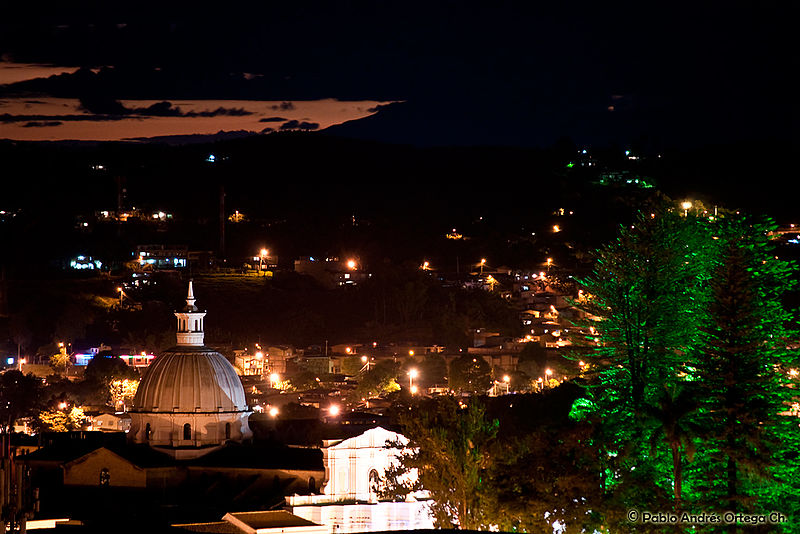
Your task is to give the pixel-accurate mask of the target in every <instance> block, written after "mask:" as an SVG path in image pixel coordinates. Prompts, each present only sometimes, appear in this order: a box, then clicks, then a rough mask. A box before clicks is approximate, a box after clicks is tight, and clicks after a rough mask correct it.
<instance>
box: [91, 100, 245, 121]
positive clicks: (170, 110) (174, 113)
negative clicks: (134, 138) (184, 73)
mask: <svg viewBox="0 0 800 534" xmlns="http://www.w3.org/2000/svg"><path fill="white" fill-rule="evenodd" d="M80 103H81V109H85V110H86V111H88V112H90V113H94V114H97V115H139V116H142V117H218V116H221V115H226V116H230V117H244V116H246V115H252V114H253V113H252V112H251V111H246V110H245V109H243V108H224V107H218V108H217V109H214V110H205V111H186V112H184V111H183V110H181V108H179V107H178V106H173V105H172V102H168V101H166V100H164V101H162V102H156V103H155V104H151V105H149V106H147V107H146V108H129V107H126V106H124V105H123V104H122V103H121V102H120V101H119V100H114V99H113V98H106V97H96V96H92V97H83V98H81V99H80Z"/></svg>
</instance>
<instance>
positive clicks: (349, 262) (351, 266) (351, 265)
mask: <svg viewBox="0 0 800 534" xmlns="http://www.w3.org/2000/svg"><path fill="white" fill-rule="evenodd" d="M357 265H358V264H357V263H356V260H347V268H348V269H350V270H351V271H352V270H354V269H355V268H356V266H357Z"/></svg>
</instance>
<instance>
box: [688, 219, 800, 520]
mask: <svg viewBox="0 0 800 534" xmlns="http://www.w3.org/2000/svg"><path fill="white" fill-rule="evenodd" d="M768 230H769V227H767V226H765V225H763V224H758V223H750V222H748V221H746V220H745V221H737V222H736V223H735V224H730V231H728V232H727V234H728V236H727V238H726V246H725V248H724V251H723V253H722V255H721V257H720V260H719V262H718V264H717V266H716V268H715V270H714V276H713V278H712V280H711V282H710V287H711V302H710V306H709V310H708V321H707V323H706V324H705V325H704V327H703V340H704V346H703V347H702V349H701V350H700V351H699V353H698V357H697V359H696V364H695V366H696V372H695V377H696V378H697V379H698V382H699V385H700V388H701V391H702V393H703V408H704V413H703V424H704V426H705V428H706V430H707V436H706V438H705V440H704V446H703V450H704V451H705V455H704V457H705V461H706V462H707V465H706V467H705V469H704V473H703V474H704V475H705V476H704V477H703V479H702V480H703V483H701V484H700V485H699V489H701V490H702V496H703V500H704V501H706V502H708V503H709V504H710V505H714V506H716V507H717V508H718V509H719V510H733V511H750V512H754V511H759V510H760V509H762V507H761V506H760V504H759V503H757V502H756V498H755V497H756V495H757V493H758V492H759V491H763V490H764V489H765V488H767V487H770V486H772V487H773V488H774V489H778V487H780V485H781V481H780V479H779V478H778V477H776V476H775V475H776V467H777V466H776V464H775V455H776V453H779V451H780V449H781V448H782V443H783V442H785V441H786V440H787V438H788V439H789V440H790V441H791V440H792V437H791V435H790V434H791V433H793V434H794V440H793V441H794V442H796V441H797V439H796V438H797V433H798V429H797V426H796V424H795V425H794V428H792V427H791V426H787V425H784V421H783V420H784V419H785V418H786V417H785V416H783V415H780V413H781V412H785V411H786V408H787V405H788V402H789V401H790V400H791V394H792V393H793V389H791V388H789V387H787V386H788V385H789V384H788V382H789V380H790V377H789V375H788V373H787V371H788V370H789V368H791V367H792V365H793V364H796V363H797V357H796V356H794V355H792V354H790V353H789V352H788V351H787V350H786V339H787V334H788V333H787V331H786V326H787V324H788V323H789V321H790V320H791V319H792V316H791V313H789V312H788V311H787V310H786V309H785V308H784V306H783V304H782V301H781V298H782V297H783V296H784V294H785V293H786V292H787V291H788V290H789V289H791V287H792V286H793V285H794V281H793V280H792V277H791V274H792V273H791V271H792V266H791V265H790V264H788V263H787V262H784V261H781V260H779V259H778V258H777V256H774V253H773V251H772V248H773V247H772V244H771V243H770V238H769V236H768V235H767V234H768ZM784 427H786V428H784ZM787 430H788V432H789V434H787V433H786V432H787ZM762 511H763V509H762Z"/></svg>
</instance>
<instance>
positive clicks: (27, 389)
mask: <svg viewBox="0 0 800 534" xmlns="http://www.w3.org/2000/svg"><path fill="white" fill-rule="evenodd" d="M41 390H42V383H41V380H39V379H38V378H36V377H35V376H33V375H32V374H27V375H25V374H23V373H22V372H20V371H17V370H11V371H6V372H5V373H3V374H0V425H1V426H0V432H4V433H7V432H11V431H12V430H13V429H14V422H15V421H16V420H17V419H20V418H22V417H28V416H31V415H36V414H37V413H38V411H39V410H40V409H41V402H42V395H41Z"/></svg>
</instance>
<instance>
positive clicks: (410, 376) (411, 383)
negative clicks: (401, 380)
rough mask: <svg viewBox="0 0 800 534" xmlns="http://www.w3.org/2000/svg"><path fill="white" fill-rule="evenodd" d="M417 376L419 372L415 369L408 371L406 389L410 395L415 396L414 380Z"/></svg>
mask: <svg viewBox="0 0 800 534" xmlns="http://www.w3.org/2000/svg"><path fill="white" fill-rule="evenodd" d="M418 376H419V371H417V370H416V369H410V370H409V371H408V389H409V390H410V391H411V394H412V395H413V394H415V393H416V392H417V387H416V386H415V385H414V379H415V378H417V377H418Z"/></svg>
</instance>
